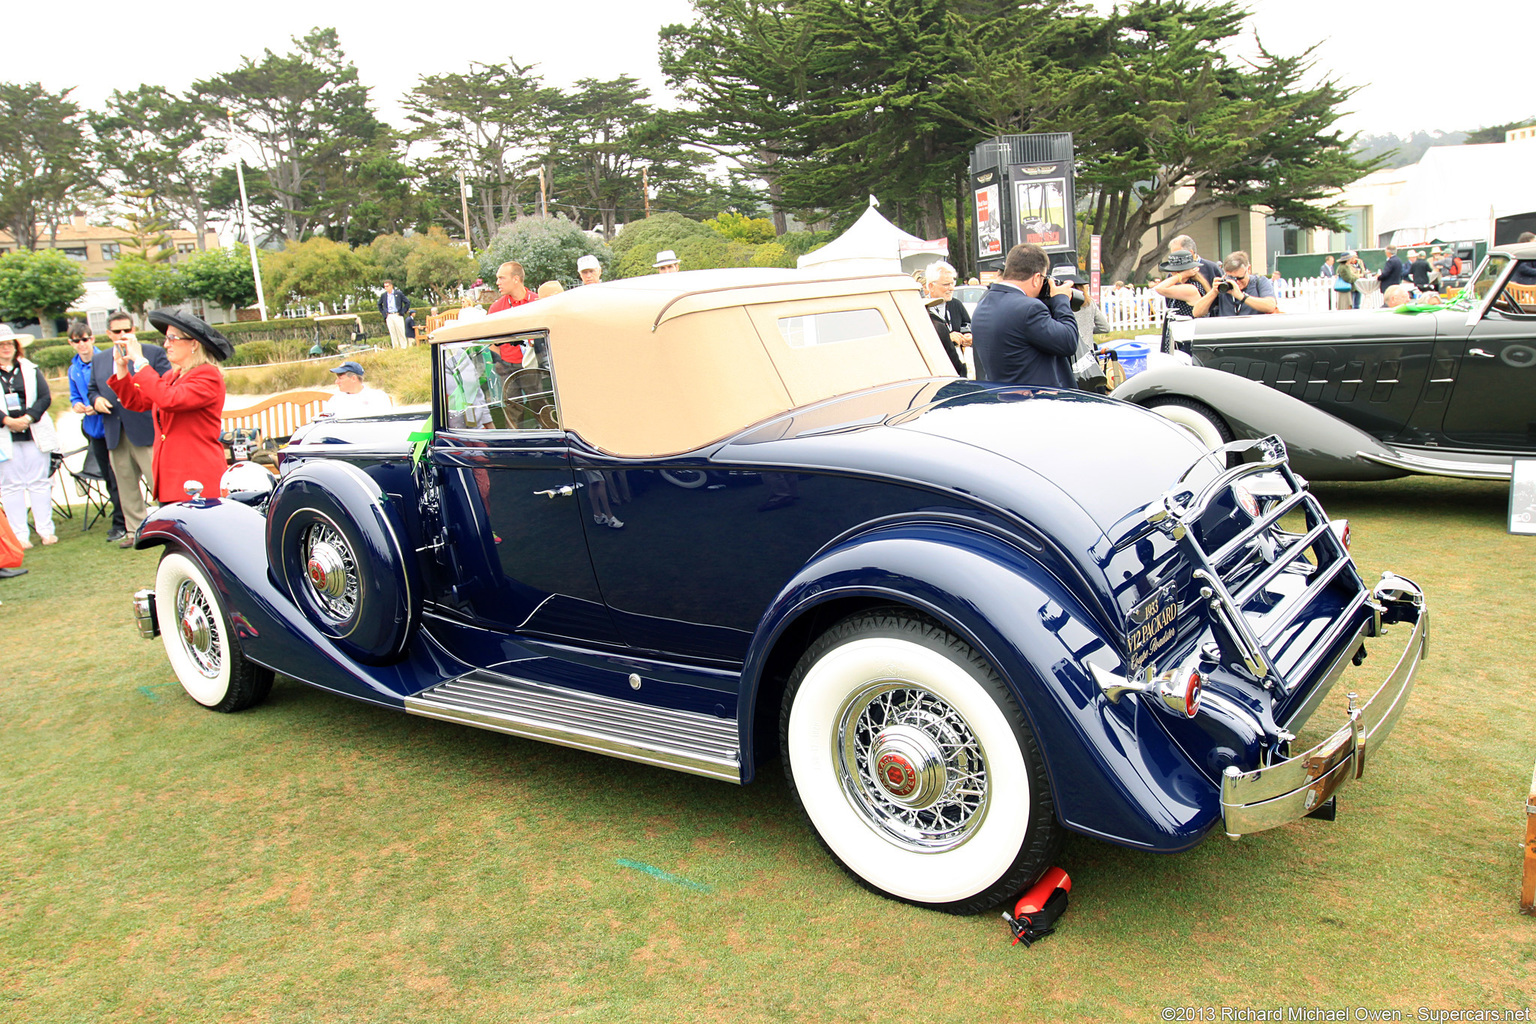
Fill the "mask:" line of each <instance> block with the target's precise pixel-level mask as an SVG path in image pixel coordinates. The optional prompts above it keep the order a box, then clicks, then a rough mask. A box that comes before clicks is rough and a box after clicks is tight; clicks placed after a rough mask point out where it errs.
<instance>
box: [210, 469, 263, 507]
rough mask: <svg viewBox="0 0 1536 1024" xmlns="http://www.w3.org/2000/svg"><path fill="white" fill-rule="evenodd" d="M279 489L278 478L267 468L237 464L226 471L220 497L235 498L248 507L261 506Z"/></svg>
mask: <svg viewBox="0 0 1536 1024" xmlns="http://www.w3.org/2000/svg"><path fill="white" fill-rule="evenodd" d="M276 489H277V477H275V476H273V475H272V473H271V471H270V470H268V469H267V468H266V467H265V466H260V465H257V464H256V463H254V462H237V463H235V464H234V465H233V466H230V467H229V468H228V469H226V470H225V471H224V476H223V478H222V479H221V480H220V481H219V497H221V498H233V499H234V500H235V501H238V502H241V503H243V504H246V505H259V504H261V503H262V502H264V501H266V500H267V499H268V498H270V497H271V496H272V492H273V491H274V490H276Z"/></svg>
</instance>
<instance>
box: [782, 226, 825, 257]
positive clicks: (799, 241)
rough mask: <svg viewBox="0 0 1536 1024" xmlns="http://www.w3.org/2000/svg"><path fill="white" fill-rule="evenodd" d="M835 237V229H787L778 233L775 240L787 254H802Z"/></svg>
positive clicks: (819, 246)
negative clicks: (782, 232)
mask: <svg viewBox="0 0 1536 1024" xmlns="http://www.w3.org/2000/svg"><path fill="white" fill-rule="evenodd" d="M836 237H837V232H836V231H789V232H786V233H784V234H782V235H780V236H779V237H778V238H777V239H775V241H777V242H778V243H779V244H780V245H782V246H783V247H784V251H785V252H787V253H789V255H791V256H804V255H805V254H806V253H808V252H812V251H814V250H816V249H820V248H821V247H822V246H824V245H826V244H827V243H828V242H830V241H832V239H834V238H836Z"/></svg>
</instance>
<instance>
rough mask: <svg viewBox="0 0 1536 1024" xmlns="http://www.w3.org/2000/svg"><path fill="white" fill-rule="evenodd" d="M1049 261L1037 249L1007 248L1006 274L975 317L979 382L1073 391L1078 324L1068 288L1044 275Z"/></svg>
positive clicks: (1027, 245) (973, 341)
mask: <svg viewBox="0 0 1536 1024" xmlns="http://www.w3.org/2000/svg"><path fill="white" fill-rule="evenodd" d="M1050 265H1051V260H1050V257H1049V256H1047V255H1046V254H1045V250H1044V249H1042V248H1040V247H1039V246H1038V245H1034V244H1031V243H1029V242H1024V243H1021V244H1019V245H1016V246H1014V247H1013V248H1012V249H1010V250H1008V257H1007V259H1006V260H1005V261H1004V262H1003V273H1002V276H1001V277H999V278H998V279H997V280H996V281H993V282H992V283H991V284H990V285H988V286H987V293H986V294H985V295H983V296H982V297H981V302H979V303H977V305H976V312H975V313H973V314H972V315H971V345H972V351H973V352H975V354H976V360H977V367H976V377H977V379H978V380H991V381H997V382H999V383H1002V384H1040V385H1045V386H1047V387H1056V388H1071V387H1073V386H1074V383H1075V382H1074V378H1073V376H1072V356H1073V355H1074V354H1075V353H1076V352H1077V320H1076V318H1075V317H1073V316H1072V304H1071V300H1070V299H1069V298H1068V296H1069V295H1070V294H1071V292H1072V286H1071V285H1070V284H1063V283H1060V282H1056V281H1052V280H1051V279H1050V278H1048V277H1047V276H1046V274H1047V272H1048V271H1049V270H1050Z"/></svg>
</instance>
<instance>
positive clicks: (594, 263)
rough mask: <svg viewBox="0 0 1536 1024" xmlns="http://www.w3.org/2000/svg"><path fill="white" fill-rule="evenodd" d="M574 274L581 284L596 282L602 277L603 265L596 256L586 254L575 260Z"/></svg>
mask: <svg viewBox="0 0 1536 1024" xmlns="http://www.w3.org/2000/svg"><path fill="white" fill-rule="evenodd" d="M576 276H577V277H579V278H581V283H582V284H597V283H598V282H599V281H601V280H602V279H603V265H602V263H600V262H598V259H597V257H596V256H593V255H590V254H588V255H586V256H583V257H582V258H581V259H579V260H577V261H576Z"/></svg>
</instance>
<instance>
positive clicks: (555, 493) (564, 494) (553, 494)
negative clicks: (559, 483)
mask: <svg viewBox="0 0 1536 1024" xmlns="http://www.w3.org/2000/svg"><path fill="white" fill-rule="evenodd" d="M533 493H534V494H536V495H543V496H544V497H546V498H548V499H549V500H550V501H554V500H555V499H556V498H569V497H570V496H571V495H573V494H575V493H576V488H575V487H574V486H572V485H571V484H566V485H565V486H564V487H551V488H550V489H549V490H547V491H534V492H533Z"/></svg>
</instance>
